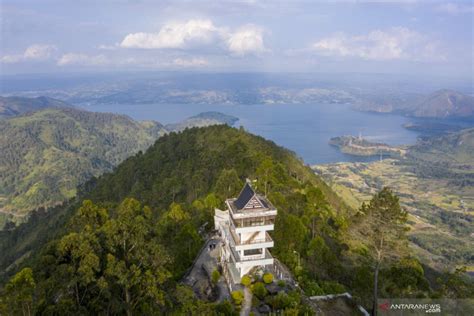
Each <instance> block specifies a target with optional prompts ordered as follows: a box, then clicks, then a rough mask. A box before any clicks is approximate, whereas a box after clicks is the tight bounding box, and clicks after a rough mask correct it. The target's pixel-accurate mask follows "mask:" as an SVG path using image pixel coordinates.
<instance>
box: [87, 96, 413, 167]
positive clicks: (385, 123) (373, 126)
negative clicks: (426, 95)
mask: <svg viewBox="0 0 474 316" xmlns="http://www.w3.org/2000/svg"><path fill="white" fill-rule="evenodd" d="M82 107H83V108H86V109H88V110H91V111H99V112H113V113H121V114H126V115H128V116H130V117H132V118H134V119H137V120H156V121H158V122H160V123H163V124H167V123H175V122H178V121H181V120H183V119H185V118H188V117H190V116H193V115H196V114H198V113H200V112H205V111H218V112H221V113H224V114H229V115H233V116H236V117H238V118H239V121H238V122H237V123H236V126H244V128H245V129H246V130H247V131H250V132H251V133H254V134H257V135H260V136H263V137H265V138H267V139H271V140H273V141H274V142H275V143H277V144H279V145H281V146H284V147H286V148H288V149H290V150H292V151H294V152H296V154H297V155H298V156H299V157H301V158H303V159H304V161H305V162H306V163H308V164H323V163H332V162H341V161H370V160H374V159H378V158H377V157H370V158H366V157H354V156H350V155H345V154H342V153H340V152H339V151H338V150H337V148H334V147H333V146H330V145H329V144H328V141H329V139H330V138H331V137H335V136H341V135H359V133H361V134H362V136H363V137H364V138H366V139H368V140H373V141H378V142H384V143H387V144H390V145H400V144H413V143H414V142H415V141H416V138H417V136H418V133H416V132H413V131H409V130H407V129H405V128H403V127H402V125H403V124H404V123H407V122H408V121H409V119H408V118H406V117H403V116H399V115H392V114H375V113H364V112H357V111H354V110H352V109H351V108H350V106H349V105H340V104H279V105H264V104H260V105H209V104H133V105H123V104H119V105H116V104H114V105H110V104H99V105H97V104H96V105H88V106H82Z"/></svg>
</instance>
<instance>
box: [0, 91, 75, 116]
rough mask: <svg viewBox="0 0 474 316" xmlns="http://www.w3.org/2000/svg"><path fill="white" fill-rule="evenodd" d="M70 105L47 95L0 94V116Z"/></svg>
mask: <svg viewBox="0 0 474 316" xmlns="http://www.w3.org/2000/svg"><path fill="white" fill-rule="evenodd" d="M65 107H72V105H70V104H68V103H66V102H63V101H60V100H57V99H53V98H49V97H44V96H40V97H36V98H26V97H2V96H0V118H7V117H13V116H16V115H20V114H23V113H28V112H33V111H38V110H43V109H46V108H65Z"/></svg>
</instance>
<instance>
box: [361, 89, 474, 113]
mask: <svg viewBox="0 0 474 316" xmlns="http://www.w3.org/2000/svg"><path fill="white" fill-rule="evenodd" d="M354 108H355V109H356V110H359V111H369V112H378V113H400V114H403V115H407V116H413V117H427V118H473V117H474V98H473V97H471V96H469V95H466V94H463V93H460V92H457V91H454V90H449V89H443V90H438V91H435V92H433V93H431V94H429V95H427V96H420V95H410V96H407V97H406V98H400V97H385V98H376V97H373V98H371V97H368V98H361V99H360V100H359V101H357V102H356V103H355V104H354Z"/></svg>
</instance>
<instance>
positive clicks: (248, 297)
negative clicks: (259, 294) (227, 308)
mask: <svg viewBox="0 0 474 316" xmlns="http://www.w3.org/2000/svg"><path fill="white" fill-rule="evenodd" d="M251 308H252V292H250V290H249V288H248V287H244V301H243V302H242V309H241V310H240V316H248V315H249V314H250V309H251Z"/></svg>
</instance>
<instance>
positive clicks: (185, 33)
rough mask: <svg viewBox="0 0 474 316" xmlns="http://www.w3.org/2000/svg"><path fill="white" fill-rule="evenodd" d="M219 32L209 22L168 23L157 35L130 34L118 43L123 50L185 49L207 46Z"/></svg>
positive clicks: (197, 20)
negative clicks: (198, 45) (194, 46)
mask: <svg viewBox="0 0 474 316" xmlns="http://www.w3.org/2000/svg"><path fill="white" fill-rule="evenodd" d="M219 33H220V30H219V29H218V28H216V27H215V26H214V24H213V23H212V21H211V20H199V19H196V20H189V21H187V22H185V23H169V24H166V25H164V26H163V27H162V28H161V29H160V31H159V32H158V33H143V32H140V33H132V34H128V35H127V36H125V38H124V39H123V41H122V42H121V43H120V46H121V47H125V48H148V49H151V48H155V49H156V48H187V47H189V46H192V45H194V44H209V43H210V42H212V41H213V40H215V39H216V37H217V36H219Z"/></svg>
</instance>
